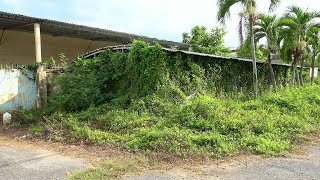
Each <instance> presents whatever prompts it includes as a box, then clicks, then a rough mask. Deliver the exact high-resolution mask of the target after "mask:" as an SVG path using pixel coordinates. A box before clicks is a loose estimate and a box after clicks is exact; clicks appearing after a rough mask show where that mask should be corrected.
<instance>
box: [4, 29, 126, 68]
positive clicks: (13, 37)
mask: <svg viewBox="0 0 320 180" xmlns="http://www.w3.org/2000/svg"><path fill="white" fill-rule="evenodd" d="M1 34H2V30H0V36H1ZM41 41H42V42H41V43H42V60H43V61H45V60H47V59H49V58H50V57H51V56H52V57H54V58H55V59H56V60H58V54H60V53H65V55H66V56H67V57H68V58H69V59H70V61H71V60H74V59H75V58H76V57H78V55H81V54H83V53H85V52H87V51H91V50H94V49H97V48H100V47H104V46H112V45H120V44H121V43H117V42H105V41H90V40H85V39H78V38H69V37H62V36H52V35H46V34H41ZM34 46H35V45H34V34H33V33H31V32H21V31H13V30H5V31H4V34H3V37H2V40H1V42H0V64H11V63H12V64H34V63H35V62H36V60H35V49H34V48H35V47H34Z"/></svg>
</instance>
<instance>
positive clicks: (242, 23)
mask: <svg viewBox="0 0 320 180" xmlns="http://www.w3.org/2000/svg"><path fill="white" fill-rule="evenodd" d="M239 18H240V20H239V27H238V28H239V29H238V33H239V43H240V47H239V48H243V45H244V36H243V33H244V32H243V31H244V26H245V24H246V19H247V18H246V14H245V13H244V12H240V13H239Z"/></svg>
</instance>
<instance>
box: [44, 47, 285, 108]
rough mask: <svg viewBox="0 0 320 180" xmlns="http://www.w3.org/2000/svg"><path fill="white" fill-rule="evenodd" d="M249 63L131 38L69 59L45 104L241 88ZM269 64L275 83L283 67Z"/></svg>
mask: <svg viewBox="0 0 320 180" xmlns="http://www.w3.org/2000/svg"><path fill="white" fill-rule="evenodd" d="M251 68H252V64H251V63H250V62H244V61H243V62H241V61H234V60H232V59H230V60H226V59H212V58H209V57H194V56H189V55H185V54H180V53H175V54H170V53H165V52H164V51H163V50H162V48H161V47H160V46H159V45H155V46H150V45H149V44H147V43H145V42H140V41H136V42H135V43H134V45H133V47H132V48H131V49H130V51H129V52H111V51H106V52H104V53H102V54H101V55H100V56H98V57H96V58H94V59H78V60H77V61H75V63H74V65H73V66H71V67H70V69H69V71H67V72H66V73H64V74H63V75H62V76H60V77H59V78H58V79H57V84H58V87H59V91H58V92H57V93H56V94H55V95H53V96H52V97H51V99H50V102H49V106H50V108H51V109H52V111H55V110H60V111H66V112H76V111H82V110H86V109H87V108H89V107H90V106H97V105H101V104H106V103H107V104H110V105H111V106H117V107H130V106H131V105H132V104H134V103H137V102H139V100H140V99H143V98H148V97H149V98H152V97H156V98H162V99H164V101H165V102H166V103H167V102H170V103H173V104H181V103H183V102H185V101H186V100H187V99H188V98H190V96H191V97H193V96H194V95H197V94H211V95H215V96H220V95H223V94H224V93H228V94H237V93H244V94H245V93H246V92H249V91H250V90H251V88H252V80H251V78H252V72H251V70H250V69H251ZM275 69H276V75H277V76H278V77H279V78H278V81H279V83H280V84H285V80H286V72H287V69H286V68H283V67H281V66H275ZM258 70H259V82H260V83H261V86H260V88H261V91H268V86H269V84H270V83H269V78H268V77H269V76H268V75H267V73H268V69H267V66H265V65H259V66H258ZM280 78H282V79H280ZM247 95H249V93H247Z"/></svg>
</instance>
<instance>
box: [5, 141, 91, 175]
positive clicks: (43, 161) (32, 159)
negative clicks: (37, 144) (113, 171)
mask: <svg viewBox="0 0 320 180" xmlns="http://www.w3.org/2000/svg"><path fill="white" fill-rule="evenodd" d="M86 168H88V166H87V165H86V164H84V163H83V162H82V161H81V160H77V159H72V158H69V157H65V156H62V155H59V154H57V153H54V152H50V151H45V150H23V149H14V148H11V147H6V146H4V147H0V179H1V180H2V179H3V180H20V179H21V180H29V179H30V180H38V179H39V180H50V179H53V180H57V179H59V180H62V179H65V178H66V176H67V175H68V173H69V172H72V171H75V170H83V169H86Z"/></svg>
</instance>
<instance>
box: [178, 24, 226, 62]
mask: <svg viewBox="0 0 320 180" xmlns="http://www.w3.org/2000/svg"><path fill="white" fill-rule="evenodd" d="M225 34H226V32H225V30H224V29H222V28H219V27H216V28H213V29H211V31H209V32H208V31H207V28H206V27H204V26H195V27H194V28H192V30H191V32H190V34H189V33H183V35H182V37H183V43H187V44H191V45H192V49H191V51H194V52H200V53H206V54H215V55H220V56H230V53H231V51H230V49H229V48H227V47H225V46H224V36H225Z"/></svg>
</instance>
